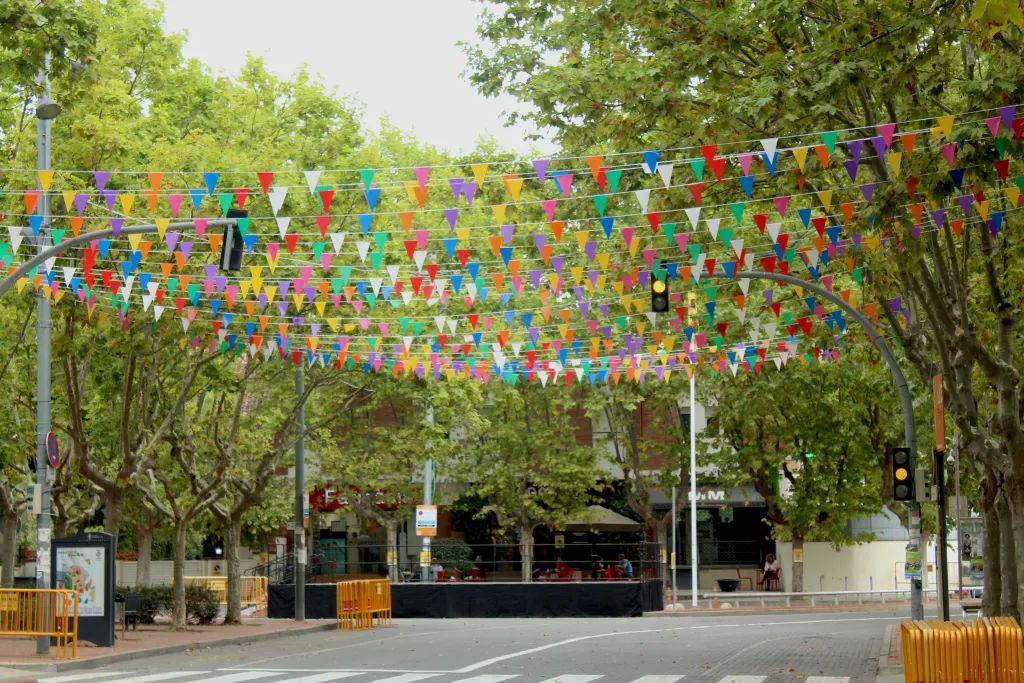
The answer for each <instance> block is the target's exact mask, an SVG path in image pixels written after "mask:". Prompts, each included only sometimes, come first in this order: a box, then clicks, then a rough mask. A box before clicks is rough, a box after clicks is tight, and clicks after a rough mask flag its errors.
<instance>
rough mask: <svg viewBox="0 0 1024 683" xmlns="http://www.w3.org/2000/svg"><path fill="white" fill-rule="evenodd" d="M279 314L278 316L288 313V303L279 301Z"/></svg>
mask: <svg viewBox="0 0 1024 683" xmlns="http://www.w3.org/2000/svg"><path fill="white" fill-rule="evenodd" d="M277 312H278V315H284V314H285V313H287V312H288V302H287V301H278V302H277Z"/></svg>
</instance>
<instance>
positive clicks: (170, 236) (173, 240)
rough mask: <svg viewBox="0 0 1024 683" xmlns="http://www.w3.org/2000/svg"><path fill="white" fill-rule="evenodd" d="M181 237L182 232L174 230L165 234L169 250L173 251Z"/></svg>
mask: <svg viewBox="0 0 1024 683" xmlns="http://www.w3.org/2000/svg"><path fill="white" fill-rule="evenodd" d="M179 239H181V233H179V232H174V231H173V230H172V231H170V232H168V233H167V234H166V235H164V242H166V243H167V251H170V252H173V251H174V247H175V246H177V244H178V240H179Z"/></svg>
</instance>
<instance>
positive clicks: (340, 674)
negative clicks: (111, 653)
mask: <svg viewBox="0 0 1024 683" xmlns="http://www.w3.org/2000/svg"><path fill="white" fill-rule="evenodd" d="M287 673H292V672H291V671H288V672H287ZM362 673H363V672H362V671H326V672H324V673H321V674H311V675H309V676H300V677H299V678H283V679H281V680H280V681H274V683H328V682H329V681H336V680H339V679H341V678H348V677H349V676H359V675H360V674H362ZM118 683H120V682H118Z"/></svg>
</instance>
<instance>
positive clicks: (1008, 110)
mask: <svg viewBox="0 0 1024 683" xmlns="http://www.w3.org/2000/svg"><path fill="white" fill-rule="evenodd" d="M1016 114H1017V105H1015V104H1011V105H1008V106H1006V107H999V118H1000V119H1002V121H1003V125H1004V126H1006V128H1007V130H1013V117H1014V116H1016Z"/></svg>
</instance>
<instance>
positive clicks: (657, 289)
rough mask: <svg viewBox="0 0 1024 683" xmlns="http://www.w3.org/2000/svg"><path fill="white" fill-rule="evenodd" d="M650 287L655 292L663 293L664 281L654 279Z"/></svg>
mask: <svg viewBox="0 0 1024 683" xmlns="http://www.w3.org/2000/svg"><path fill="white" fill-rule="evenodd" d="M651 287H652V288H653V289H654V293H655V294H663V293H664V292H665V283H664V282H662V281H661V280H655V281H654V284H653V285H651Z"/></svg>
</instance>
